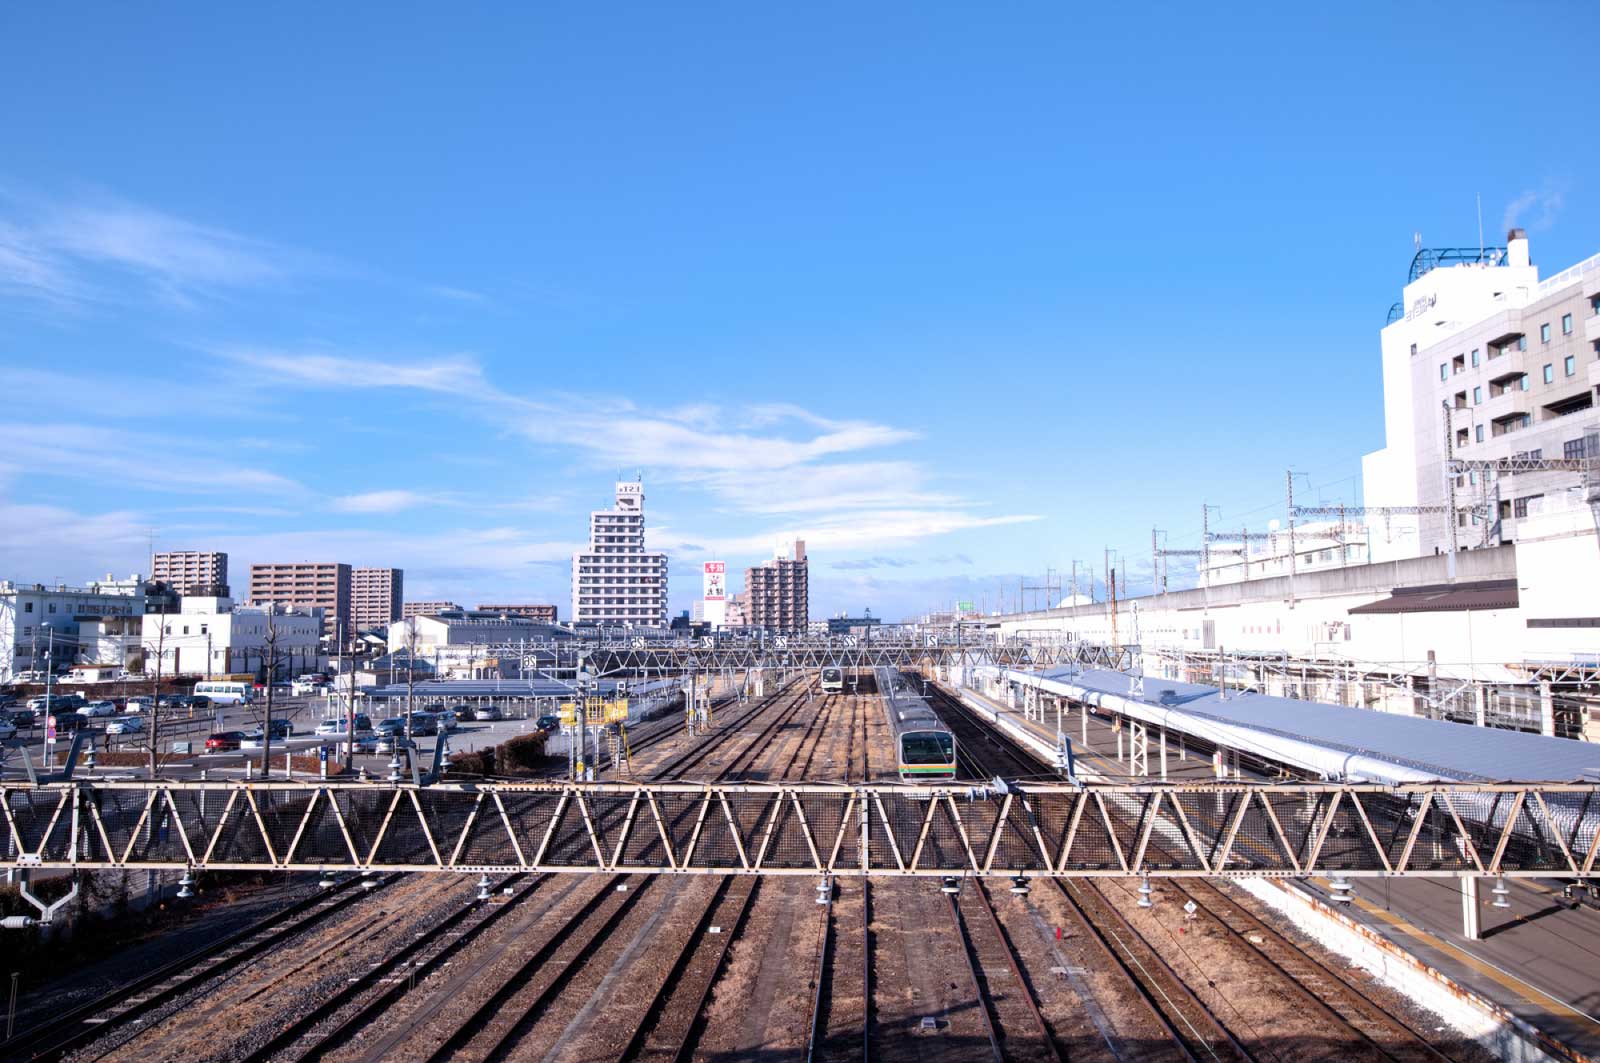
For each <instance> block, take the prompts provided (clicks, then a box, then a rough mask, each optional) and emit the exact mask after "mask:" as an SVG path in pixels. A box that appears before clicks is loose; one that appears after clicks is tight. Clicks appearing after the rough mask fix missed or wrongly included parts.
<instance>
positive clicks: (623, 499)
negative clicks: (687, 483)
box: [572, 481, 667, 628]
mask: <svg viewBox="0 0 1600 1063" xmlns="http://www.w3.org/2000/svg"><path fill="white" fill-rule="evenodd" d="M572 619H573V621H574V622H575V623H584V622H589V623H594V624H600V625H603V626H623V627H648V628H661V627H666V625H667V555H666V554H664V553H659V552H656V553H651V552H649V551H646V550H645V548H644V484H643V483H640V482H638V481H622V482H619V483H618V484H617V495H616V505H614V506H612V507H611V508H610V509H599V510H595V511H594V512H592V513H590V514H589V548H588V549H587V550H580V551H579V552H578V553H575V554H573V555H572Z"/></svg>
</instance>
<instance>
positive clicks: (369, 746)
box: [337, 734, 378, 754]
mask: <svg viewBox="0 0 1600 1063" xmlns="http://www.w3.org/2000/svg"><path fill="white" fill-rule="evenodd" d="M353 744H354V746H355V748H354V750H352V749H351V748H350V747H351V745H352V743H350V742H340V743H339V744H338V747H337V748H338V751H339V752H340V753H341V754H344V753H350V752H356V753H376V752H377V751H378V738H377V736H376V735H370V734H368V735H363V734H358V735H356V740H355V742H354V743H353Z"/></svg>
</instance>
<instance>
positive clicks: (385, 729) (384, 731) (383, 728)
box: [373, 716, 406, 738]
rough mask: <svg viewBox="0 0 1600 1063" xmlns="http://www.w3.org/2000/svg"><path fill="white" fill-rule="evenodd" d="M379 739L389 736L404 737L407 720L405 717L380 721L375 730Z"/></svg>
mask: <svg viewBox="0 0 1600 1063" xmlns="http://www.w3.org/2000/svg"><path fill="white" fill-rule="evenodd" d="M373 731H374V733H376V734H377V736H378V737H379V738H384V737H386V736H388V735H397V734H398V735H403V734H405V733H406V718H405V717H404V716H390V717H388V718H387V719H382V720H379V721H378V726H377V727H375V728H373Z"/></svg>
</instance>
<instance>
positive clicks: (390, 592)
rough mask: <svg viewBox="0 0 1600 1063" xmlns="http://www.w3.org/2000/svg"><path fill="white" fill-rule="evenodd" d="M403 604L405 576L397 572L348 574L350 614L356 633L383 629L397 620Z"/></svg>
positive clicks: (371, 570)
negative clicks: (377, 628)
mask: <svg viewBox="0 0 1600 1063" xmlns="http://www.w3.org/2000/svg"><path fill="white" fill-rule="evenodd" d="M404 601H405V572H404V570H402V569H398V568H355V569H351V570H350V612H351V615H352V616H354V617H355V622H356V630H357V631H367V630H370V629H372V628H375V627H387V626H388V625H389V624H392V623H394V622H395V621H396V620H399V619H400V616H401V606H402V604H403V603H404Z"/></svg>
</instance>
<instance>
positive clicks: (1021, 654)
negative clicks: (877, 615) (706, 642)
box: [590, 642, 1134, 675]
mask: <svg viewBox="0 0 1600 1063" xmlns="http://www.w3.org/2000/svg"><path fill="white" fill-rule="evenodd" d="M1133 659H1134V650H1133V649H1132V648H1130V647H1115V648H1113V647H1106V646H1098V645H1091V644H1086V643H1071V644H1062V645H1059V646H1052V645H1047V646H1035V645H1030V644H1028V643H1024V642H1017V643H1001V644H993V643H991V644H981V645H969V646H957V645H954V644H949V645H932V646H928V645H916V644H907V643H899V644H884V645H880V644H878V643H872V644H870V645H866V644H862V645H855V646H850V645H841V644H837V643H828V644H819V643H809V644H808V643H799V642H796V643H794V644H769V645H765V646H757V645H751V644H732V645H726V646H705V647H692V646H639V647H626V648H624V647H601V648H599V649H596V650H593V651H591V655H590V662H591V664H592V665H593V666H594V667H595V668H596V670H597V671H598V672H599V674H602V675H611V674H614V673H619V672H628V673H644V672H697V671H699V672H720V671H724V670H731V671H746V670H751V669H756V668H768V669H803V670H816V669H821V668H823V667H825V666H834V667H839V668H851V669H870V668H929V667H941V668H943V667H980V666H985V665H988V666H994V667H1000V668H1048V667H1054V666H1057V665H1067V664H1077V665H1082V666H1084V667H1092V668H1113V669H1115V668H1127V667H1130V666H1131V665H1132V662H1133Z"/></svg>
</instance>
